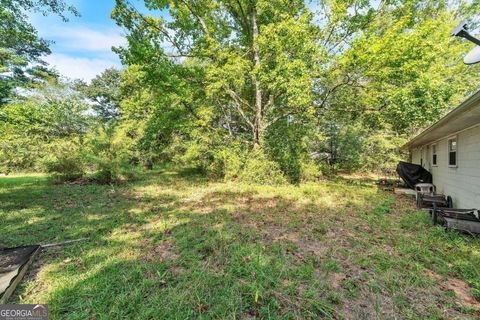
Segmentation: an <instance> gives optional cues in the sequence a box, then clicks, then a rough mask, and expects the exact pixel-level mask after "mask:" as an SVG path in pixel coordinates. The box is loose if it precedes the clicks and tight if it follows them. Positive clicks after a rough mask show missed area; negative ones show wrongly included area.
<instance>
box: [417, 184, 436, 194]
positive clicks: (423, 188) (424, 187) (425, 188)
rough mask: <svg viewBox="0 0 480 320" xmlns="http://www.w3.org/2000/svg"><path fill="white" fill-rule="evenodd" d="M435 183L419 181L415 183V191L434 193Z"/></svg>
mask: <svg viewBox="0 0 480 320" xmlns="http://www.w3.org/2000/svg"><path fill="white" fill-rule="evenodd" d="M435 190H436V188H435V185H433V184H431V183H417V184H416V185H415V191H416V192H417V193H421V194H434V193H435Z"/></svg>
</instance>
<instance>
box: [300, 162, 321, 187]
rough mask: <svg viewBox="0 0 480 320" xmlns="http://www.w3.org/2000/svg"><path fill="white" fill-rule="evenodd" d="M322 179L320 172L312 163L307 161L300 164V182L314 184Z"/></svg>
mask: <svg viewBox="0 0 480 320" xmlns="http://www.w3.org/2000/svg"><path fill="white" fill-rule="evenodd" d="M321 177H322V170H320V167H319V166H318V165H317V164H316V163H315V162H314V161H313V160H307V161H302V162H301V163H300V181H302V182H315V181H318V180H319V179H320V178H321Z"/></svg>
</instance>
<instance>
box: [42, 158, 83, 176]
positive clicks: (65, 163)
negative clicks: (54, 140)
mask: <svg viewBox="0 0 480 320" xmlns="http://www.w3.org/2000/svg"><path fill="white" fill-rule="evenodd" d="M42 163H43V167H44V169H45V171H46V172H47V173H49V174H51V177H52V178H53V180H54V181H55V182H58V183H60V182H66V181H74V180H77V179H79V178H81V177H82V176H83V174H84V170H83V164H82V160H81V158H80V157H79V156H78V154H75V153H73V154H68V153H63V154H59V155H55V156H50V157H47V158H44V159H43V161H42Z"/></svg>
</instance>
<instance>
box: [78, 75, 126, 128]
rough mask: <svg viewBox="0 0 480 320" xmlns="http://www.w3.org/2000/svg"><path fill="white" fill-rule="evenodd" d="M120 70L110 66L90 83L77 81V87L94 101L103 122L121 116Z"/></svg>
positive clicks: (95, 108) (94, 106)
mask: <svg viewBox="0 0 480 320" xmlns="http://www.w3.org/2000/svg"><path fill="white" fill-rule="evenodd" d="M120 84H121V77H120V71H119V70H117V69H115V68H108V69H106V70H104V71H103V72H102V73H101V74H99V75H97V76H96V77H95V78H93V79H92V81H91V83H90V84H86V83H84V82H77V85H76V87H77V89H78V90H80V91H81V92H83V93H84V94H85V95H86V96H87V97H88V98H89V99H90V100H92V102H93V106H92V107H93V110H94V111H95V112H96V113H97V116H98V117H100V119H101V120H102V121H103V122H109V121H111V120H116V119H118V117H119V116H120V106H119V103H120V100H121V96H120Z"/></svg>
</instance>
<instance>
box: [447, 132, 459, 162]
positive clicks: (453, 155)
mask: <svg viewBox="0 0 480 320" xmlns="http://www.w3.org/2000/svg"><path fill="white" fill-rule="evenodd" d="M448 166H450V167H456V166H457V138H453V139H449V140H448Z"/></svg>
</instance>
